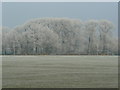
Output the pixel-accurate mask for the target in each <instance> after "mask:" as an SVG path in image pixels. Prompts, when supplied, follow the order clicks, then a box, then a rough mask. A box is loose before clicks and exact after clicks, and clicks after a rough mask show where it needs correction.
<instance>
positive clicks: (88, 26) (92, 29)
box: [85, 20, 98, 54]
mask: <svg viewBox="0 0 120 90" xmlns="http://www.w3.org/2000/svg"><path fill="white" fill-rule="evenodd" d="M97 27H98V21H96V20H89V21H87V22H86V23H85V30H86V37H87V39H88V54H94V53H96V52H95V49H96V42H95V39H96V37H95V36H96V35H95V34H96V32H97Z"/></svg>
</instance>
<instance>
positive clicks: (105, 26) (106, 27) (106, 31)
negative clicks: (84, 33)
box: [99, 20, 114, 54]
mask: <svg viewBox="0 0 120 90" xmlns="http://www.w3.org/2000/svg"><path fill="white" fill-rule="evenodd" d="M113 28H114V25H113V24H112V23H111V22H110V21H108V20H101V21H99V29H100V40H101V41H100V43H101V47H102V48H101V49H102V53H104V54H106V52H107V41H108V38H107V37H108V36H112V31H111V30H113ZM109 38H110V37H109Z"/></svg>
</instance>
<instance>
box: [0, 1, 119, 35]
mask: <svg viewBox="0 0 120 90" xmlns="http://www.w3.org/2000/svg"><path fill="white" fill-rule="evenodd" d="M117 4H118V3H117V2H101V3H100V2H96V3H95V2H87V3H83V2H75V3H74V2H71V3H70V2H66V3H65V2H56V3H54V2H46V3H44V2H26V3H25V2H21V3H20V2H16V3H15V2H7V3H5V2H4V3H3V4H2V10H3V11H2V16H3V17H2V18H3V21H2V24H3V26H8V27H10V28H13V27H15V26H16V25H20V24H23V23H24V22H25V21H28V20H30V19H32V18H41V17H69V18H77V19H80V20H82V21H86V20H90V19H97V20H100V19H107V20H110V21H111V22H113V23H114V24H115V27H116V30H115V34H116V35H117V31H118V28H117V27H118V5H117Z"/></svg>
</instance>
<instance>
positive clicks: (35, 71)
mask: <svg viewBox="0 0 120 90" xmlns="http://www.w3.org/2000/svg"><path fill="white" fill-rule="evenodd" d="M2 59H3V61H2V66H3V67H2V69H3V72H2V79H3V80H2V84H3V86H2V87H3V88H68V87H69V88H117V87H118V57H117V56H3V57H2Z"/></svg>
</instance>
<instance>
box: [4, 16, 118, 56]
mask: <svg viewBox="0 0 120 90" xmlns="http://www.w3.org/2000/svg"><path fill="white" fill-rule="evenodd" d="M112 29H113V24H112V23H111V22H109V21H107V20H100V21H98V20H89V21H86V22H82V21H80V20H77V19H69V18H37V19H32V20H30V21H28V22H26V23H24V24H22V25H19V26H16V27H15V28H13V29H9V28H7V27H3V28H2V31H3V32H2V54H14V55H17V54H22V55H44V54H45V55H51V54H52V55H55V54H59V55H61V54H65V55H66V54H73V55H74V54H78V55H79V54H103V52H104V53H105V51H104V50H107V51H109V53H108V52H107V54H117V49H118V48H117V39H116V38H114V37H113V36H112ZM99 51H103V52H102V53H99Z"/></svg>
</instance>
